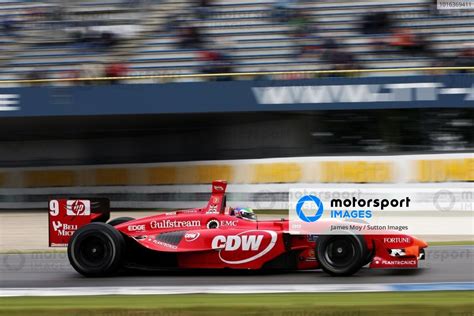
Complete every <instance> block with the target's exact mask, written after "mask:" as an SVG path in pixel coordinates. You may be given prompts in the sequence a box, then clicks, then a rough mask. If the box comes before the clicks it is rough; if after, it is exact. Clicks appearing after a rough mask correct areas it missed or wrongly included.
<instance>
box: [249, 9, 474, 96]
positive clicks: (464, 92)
mask: <svg viewBox="0 0 474 316" xmlns="http://www.w3.org/2000/svg"><path fill="white" fill-rule="evenodd" d="M439 1H445V2H447V1H448V0H439ZM252 91H253V93H254V96H255V99H256V100H257V102H258V103H259V104H310V103H315V104H317V103H362V102H363V103H369V102H374V103H376V102H413V101H437V100H438V98H440V97H441V96H442V95H445V94H448V95H449V94H459V95H460V98H461V100H466V101H468V100H472V98H473V94H474V88H472V87H466V88H464V87H449V88H445V86H444V84H443V83H440V82H414V83H387V84H353V85H317V86H278V87H254V88H252ZM453 92H454V93H453Z"/></svg>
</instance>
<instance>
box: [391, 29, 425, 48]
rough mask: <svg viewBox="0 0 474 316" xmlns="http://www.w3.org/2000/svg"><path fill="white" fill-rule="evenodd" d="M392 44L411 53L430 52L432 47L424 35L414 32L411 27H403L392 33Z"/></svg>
mask: <svg viewBox="0 0 474 316" xmlns="http://www.w3.org/2000/svg"><path fill="white" fill-rule="evenodd" d="M389 44H390V46H392V47H395V48H398V49H399V50H401V51H402V52H405V53H409V54H428V53H429V52H430V49H429V47H428V43H427V42H426V41H425V40H424V38H423V37H421V36H417V35H415V34H413V32H412V31H411V30H410V29H406V28H402V29H398V30H396V31H395V32H394V33H393V34H392V38H391V40H390V43H389Z"/></svg>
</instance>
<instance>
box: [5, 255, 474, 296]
mask: <svg viewBox="0 0 474 316" xmlns="http://www.w3.org/2000/svg"><path fill="white" fill-rule="evenodd" d="M432 282H474V246H434V247H430V248H428V249H427V253H426V260H424V261H421V262H420V268H419V269H410V270H403V269H399V270H393V269H390V270H387V269H383V270H370V269H366V268H364V269H362V270H361V271H360V272H359V273H358V274H356V275H354V276H351V277H330V276H328V275H326V274H325V273H323V272H322V271H320V270H315V271H295V272H272V273H270V272H255V271H252V272H249V271H222V270H221V271H216V270H212V271H206V270H193V271H159V272H152V273H142V272H141V273H129V274H127V275H122V276H116V277H110V278H85V277H82V276H81V275H79V274H78V273H77V272H76V271H74V270H73V268H72V267H71V266H70V265H69V262H68V259H67V256H66V254H65V253H43V254H14V253H11V254H0V291H1V288H42V287H95V286H111V287H112V286H206V285H229V286H232V285H262V284H263V285H273V284H275V285H276V284H279V285H295V284H359V283H365V284H384V283H432Z"/></svg>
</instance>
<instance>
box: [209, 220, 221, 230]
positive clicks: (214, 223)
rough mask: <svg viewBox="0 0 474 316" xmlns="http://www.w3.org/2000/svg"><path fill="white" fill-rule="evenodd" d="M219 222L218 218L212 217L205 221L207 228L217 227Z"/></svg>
mask: <svg viewBox="0 0 474 316" xmlns="http://www.w3.org/2000/svg"><path fill="white" fill-rule="evenodd" d="M219 226H220V224H219V221H218V220H215V219H212V220H210V221H209V222H208V223H207V228H208V229H216V228H219Z"/></svg>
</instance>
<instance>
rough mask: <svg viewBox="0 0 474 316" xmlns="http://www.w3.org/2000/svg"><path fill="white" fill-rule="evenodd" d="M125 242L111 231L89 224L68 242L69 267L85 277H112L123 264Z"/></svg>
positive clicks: (99, 225) (101, 226) (109, 228)
mask: <svg viewBox="0 0 474 316" xmlns="http://www.w3.org/2000/svg"><path fill="white" fill-rule="evenodd" d="M124 248H125V240H124V237H123V236H122V234H121V233H120V232H119V231H118V230H116V229H115V228H114V227H112V226H110V225H109V224H105V223H100V222H98V223H90V224H87V225H85V226H82V227H81V228H79V229H78V230H77V231H76V232H75V233H74V235H72V237H71V239H70V240H69V244H68V248H67V255H68V258H69V263H70V264H71V265H72V267H73V268H74V269H75V270H76V271H77V272H79V273H80V274H82V275H84V276H87V277H102V276H110V275H114V274H116V273H117V272H118V270H119V269H120V267H121V264H122V257H123V254H124V250H125V249H124Z"/></svg>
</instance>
